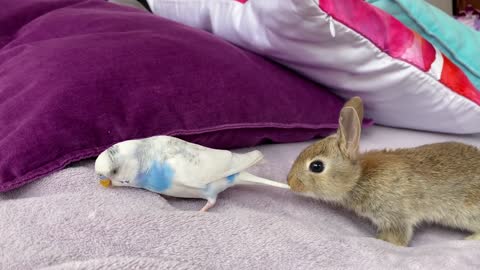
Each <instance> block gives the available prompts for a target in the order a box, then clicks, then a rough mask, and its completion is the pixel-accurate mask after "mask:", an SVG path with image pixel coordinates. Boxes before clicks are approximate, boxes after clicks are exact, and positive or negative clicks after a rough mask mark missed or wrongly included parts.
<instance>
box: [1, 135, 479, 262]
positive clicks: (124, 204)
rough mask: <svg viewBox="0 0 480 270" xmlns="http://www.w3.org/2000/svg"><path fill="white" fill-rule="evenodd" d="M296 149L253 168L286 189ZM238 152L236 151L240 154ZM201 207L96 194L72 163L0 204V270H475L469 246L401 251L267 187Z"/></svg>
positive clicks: (395, 138) (88, 166) (432, 231)
mask: <svg viewBox="0 0 480 270" xmlns="http://www.w3.org/2000/svg"><path fill="white" fill-rule="evenodd" d="M447 140H457V141H463V142H466V143H471V144H475V145H477V146H480V134H479V135H473V136H462V137H458V136H457V137H455V136H447V135H441V134H430V133H422V132H414V131H406V130H397V129H391V128H384V127H378V126H376V127H372V128H370V129H367V130H365V133H364V136H363V139H362V148H363V149H364V150H365V149H372V148H383V147H400V146H415V145H420V144H423V143H431V142H438V141H447ZM307 144H308V142H307V143H297V144H283V145H267V146H262V147H258V149H260V150H261V151H262V152H263V153H264V154H265V156H266V160H265V162H264V163H263V164H260V165H258V166H256V167H255V168H253V169H252V172H253V173H256V174H258V175H260V176H263V177H268V178H272V179H275V180H277V181H285V178H286V175H287V172H288V170H289V167H290V165H291V164H292V162H293V160H294V159H295V157H296V155H297V154H298V152H299V151H300V150H301V149H303V148H304V147H305V146H306V145H307ZM247 150H249V149H239V150H238V151H247ZM204 203H205V202H204V201H202V200H185V199H173V198H166V197H162V196H160V195H157V194H154V193H151V192H148V191H142V190H138V189H132V188H110V189H106V188H103V187H101V186H100V185H99V184H98V180H97V178H96V176H95V175H94V171H93V161H92V160H87V161H83V162H80V163H77V164H74V165H72V166H70V167H68V168H66V169H64V170H62V171H59V172H57V173H54V174H52V175H50V176H48V177H46V178H44V179H42V180H40V181H37V182H35V183H32V184H30V185H27V186H25V187H23V188H20V189H17V190H14V191H12V192H10V193H6V194H1V195H0V251H1V252H0V269H52V270H53V269H478V268H479V267H480V241H464V240H462V239H463V238H464V237H465V236H466V235H467V233H466V232H460V231H457V230H452V229H448V228H441V227H436V226H432V225H424V226H421V227H419V228H418V229H417V230H416V233H415V236H414V238H413V241H412V243H411V245H410V247H407V248H404V247H396V246H393V245H391V244H389V243H386V242H383V241H380V240H376V239H375V238H374V235H375V228H374V227H373V226H372V225H371V224H370V223H369V222H368V221H366V220H363V219H361V218H358V217H356V216H355V215H353V214H352V213H349V212H347V211H344V210H342V209H338V208H334V207H332V206H330V205H326V204H324V203H322V202H318V201H314V200H312V199H308V198H303V197H300V196H297V195H295V194H292V193H291V192H289V191H286V190H280V189H275V188H271V187H258V186H255V187H253V186H243V187H234V188H231V189H229V190H227V191H225V192H224V193H222V194H221V195H220V196H219V199H218V203H217V205H216V206H215V207H214V208H212V209H211V210H210V212H207V213H200V212H198V210H199V209H200V208H201V207H202V206H203V204H204Z"/></svg>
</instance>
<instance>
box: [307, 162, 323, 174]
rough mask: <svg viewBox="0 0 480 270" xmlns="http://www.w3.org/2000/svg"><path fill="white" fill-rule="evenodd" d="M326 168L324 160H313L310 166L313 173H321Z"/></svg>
mask: <svg viewBox="0 0 480 270" xmlns="http://www.w3.org/2000/svg"><path fill="white" fill-rule="evenodd" d="M324 168H325V167H324V166H323V162H321V161H320V160H315V161H312V163H310V166H309V169H310V171H311V172H313V173H321V172H323V169H324Z"/></svg>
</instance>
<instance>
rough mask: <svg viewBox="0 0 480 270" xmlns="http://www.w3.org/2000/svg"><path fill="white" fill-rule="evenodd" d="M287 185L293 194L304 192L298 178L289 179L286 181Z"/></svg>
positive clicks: (303, 187) (304, 189) (303, 186)
mask: <svg viewBox="0 0 480 270" xmlns="http://www.w3.org/2000/svg"><path fill="white" fill-rule="evenodd" d="M287 183H288V185H289V186H290V189H291V190H292V191H293V192H299V193H302V192H306V191H307V190H306V188H305V185H304V184H303V182H302V181H300V180H299V179H298V178H294V177H289V178H288V179H287Z"/></svg>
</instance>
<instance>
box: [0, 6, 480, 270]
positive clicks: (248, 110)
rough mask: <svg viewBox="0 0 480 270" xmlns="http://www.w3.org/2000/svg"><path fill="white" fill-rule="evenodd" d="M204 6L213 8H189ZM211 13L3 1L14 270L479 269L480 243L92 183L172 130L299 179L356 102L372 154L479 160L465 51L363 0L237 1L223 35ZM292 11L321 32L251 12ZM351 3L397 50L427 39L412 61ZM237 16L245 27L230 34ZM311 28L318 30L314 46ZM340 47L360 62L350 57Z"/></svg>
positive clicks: (323, 210) (334, 211) (4, 187)
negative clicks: (303, 158) (301, 157)
mask: <svg viewBox="0 0 480 270" xmlns="http://www.w3.org/2000/svg"><path fill="white" fill-rule="evenodd" d="M202 1H205V3H207V2H208V5H204V6H203V5H200V6H201V8H200V9H198V10H197V9H192V10H190V11H189V12H184V11H182V8H185V7H187V8H190V7H192V6H195V5H194V4H198V3H203V2H202ZM202 1H192V5H191V6H190V5H186V6H182V5H178V6H175V5H172V6H173V7H174V8H172V9H168V7H165V8H164V9H161V8H159V7H160V6H159V5H163V4H165V3H167V2H168V3H173V2H175V0H172V1H155V0H152V1H147V2H149V4H151V8H152V12H153V13H154V14H151V13H149V12H147V11H146V10H145V9H144V6H143V5H145V4H146V1H141V2H142V5H140V4H138V3H136V2H131V1H127V0H121V1H120V0H119V1H112V2H118V3H120V4H125V3H126V4H129V5H132V6H133V8H132V7H128V6H127V7H125V6H121V5H115V4H112V3H108V2H106V1H103V0H51V1H48V2H46V1H36V0H25V1H18V2H15V3H14V2H13V1H11V2H8V3H4V6H3V8H4V9H3V10H2V12H4V13H0V25H6V26H7V27H0V126H1V127H2V128H0V192H1V193H0V217H1V218H0V251H1V252H0V269H475V268H478V267H480V260H479V258H480V242H478V241H465V240H463V239H464V238H465V237H466V236H467V235H468V232H462V231H459V230H454V229H448V228H443V227H440V226H437V225H435V224H423V225H422V226H420V227H418V228H416V233H415V235H414V238H413V240H412V242H411V243H410V245H409V246H408V247H397V246H394V245H392V244H389V243H387V242H384V241H381V240H377V239H376V238H375V234H376V229H375V227H374V226H373V225H372V224H370V222H369V221H368V220H365V219H362V218H359V217H357V216H356V215H354V214H353V213H350V212H348V211H346V210H343V209H340V208H337V207H334V206H332V205H328V204H325V203H322V202H320V201H316V200H313V199H310V198H305V197H302V196H299V195H297V194H294V193H293V192H290V191H288V190H281V189H275V188H272V187H261V186H242V187H234V188H231V189H228V190H227V191H225V192H223V193H221V194H220V196H219V198H218V201H217V203H216V205H215V206H214V207H213V208H212V209H210V210H209V211H208V212H206V213H202V212H199V211H198V210H199V209H200V208H201V207H202V206H203V205H204V203H205V201H203V200H197V199H177V198H169V197H164V196H161V195H158V194H155V193H152V192H148V191H145V190H140V189H133V188H110V189H106V188H104V187H102V186H101V185H100V184H99V181H98V180H99V178H98V176H97V175H95V172H94V162H95V158H96V157H97V155H98V154H99V153H101V152H102V151H103V150H105V149H106V148H108V147H109V146H111V145H112V144H114V143H117V142H120V141H124V140H128V139H134V138H143V137H149V136H153V135H158V134H164V135H171V136H176V137H179V138H182V139H184V140H187V141H191V142H194V143H198V144H201V145H205V146H209V147H214V148H222V149H231V150H232V151H236V152H246V151H249V150H252V149H258V150H260V151H261V152H262V153H263V154H264V155H265V160H264V161H263V162H262V163H261V164H259V165H257V166H255V167H253V168H251V170H250V172H252V173H254V174H256V175H259V176H262V177H265V178H269V179H273V180H275V181H279V182H285V181H286V176H287V173H288V171H289V169H290V166H291V165H292V163H293V161H294V159H295V158H296V157H297V155H298V154H299V153H300V151H301V150H302V149H304V148H305V147H307V146H308V145H310V144H311V143H313V142H314V141H316V140H318V139H321V138H323V137H325V136H327V135H329V134H332V133H334V132H335V131H336V129H337V127H338V118H339V112H340V109H341V108H342V106H343V104H344V102H345V100H346V99H347V98H349V97H351V96H354V95H359V96H361V97H362V99H364V101H365V108H366V113H367V119H365V120H364V122H363V127H364V128H363V129H362V138H361V150H362V151H366V150H371V149H383V148H400V147H413V146H418V145H422V144H428V143H435V142H444V141H457V142H463V143H467V144H471V145H475V146H477V147H480V133H479V132H480V124H479V123H480V91H479V90H478V88H476V86H475V81H477V82H480V80H478V79H479V78H480V77H478V76H477V75H478V74H477V73H476V72H475V71H476V70H475V69H472V68H471V67H472V66H470V64H472V63H471V62H469V61H467V60H471V59H470V58H469V57H468V54H467V55H466V56H465V55H462V58H459V57H460V53H457V54H453V55H454V56H459V57H457V58H455V59H454V60H455V61H453V60H452V61H450V60H449V57H447V56H445V55H444V54H443V53H441V51H440V50H439V49H437V48H436V47H435V46H433V45H431V44H430V43H429V42H428V41H426V40H424V39H423V38H421V37H420V36H419V35H418V34H414V33H413V31H411V30H410V29H409V28H407V27H406V26H404V25H403V24H402V23H401V22H400V21H399V20H396V19H394V18H393V17H392V16H390V15H388V14H387V13H386V12H382V11H381V10H380V9H378V8H375V7H373V6H372V5H370V4H368V3H367V2H366V1H360V0H336V1H329V0H324V1H320V2H321V3H323V5H317V4H315V3H317V2H315V1H309V0H305V1H303V0H283V1H282V2H278V3H282V4H281V5H280V4H279V5H271V3H274V2H273V1H272V2H267V1H257V0H249V1H243V0H242V1H240V0H235V1H233V0H232V1H229V0H228V1H227V0H225V1H223V2H221V3H222V8H225V7H228V5H233V6H232V8H226V10H227V11H228V12H232V17H228V16H224V17H222V20H225V21H223V22H224V23H225V24H223V25H222V27H225V28H222V27H217V26H218V25H215V23H219V22H222V21H221V20H219V19H218V18H217V17H215V16H214V15H215V14H217V15H218V13H215V14H214V12H213V11H218V10H220V9H218V7H217V6H216V4H218V3H219V1H217V0H215V1H210V0H202ZM291 1H293V2H295V3H300V4H305V5H313V4H315V6H314V8H315V9H310V7H309V8H305V9H300V10H303V11H305V13H303V15H305V16H307V15H308V16H310V15H312V14H313V15H312V17H311V18H307V19H305V18H300V17H298V16H285V17H282V18H289V17H294V18H297V19H298V20H299V21H303V20H306V21H308V22H309V23H312V25H309V26H311V27H312V28H308V27H305V28H302V27H303V26H304V25H303V24H298V25H296V23H298V22H291V21H287V20H279V21H277V23H285V24H287V26H292V25H295V26H296V27H295V28H294V29H295V31H286V32H281V33H280V32H278V31H277V30H278V29H279V25H276V24H272V25H270V26H271V27H272V28H268V27H267V26H268V25H269V24H268V23H272V21H268V20H267V21H266V22H265V21H263V22H262V20H263V19H264V18H270V17H258V18H257V17H255V16H256V15H258V14H261V13H262V12H265V10H264V8H267V10H269V9H270V8H279V9H280V10H277V11H278V12H280V13H279V14H290V15H291V13H288V12H292V11H291V10H288V8H289V7H292V6H294V5H290V4H285V3H290V2H291ZM180 2H181V3H186V1H180ZM293 2H292V3H293ZM371 2H376V1H371ZM398 2H402V1H400V0H398ZM152 3H153V4H152ZM168 3H167V4H168ZM416 3H417V2H416ZM262 5H263V6H262ZM337 5H339V6H337ZM342 5H346V6H348V5H351V6H352V5H353V6H354V7H356V9H347V10H348V11H349V12H350V11H351V12H352V13H351V14H350V15H352V16H353V17H355V16H360V17H357V18H360V19H362V20H367V19H368V18H366V17H368V16H366V17H365V16H364V14H370V15H372V16H371V18H372V19H374V20H378V21H376V22H378V24H375V25H381V26H382V27H387V28H386V29H387V30H388V31H386V33H385V36H386V37H392V36H395V35H392V33H397V34H398V33H400V34H402V35H401V36H402V37H407V39H408V38H413V40H415V41H416V42H414V43H412V44H410V45H411V46H410V47H408V48H406V47H402V46H400V45H402V44H403V43H402V42H397V43H399V44H400V45H399V44H396V43H395V42H393V43H392V42H390V41H389V40H388V38H385V39H381V38H380V39H378V38H375V35H376V34H377V35H378V33H379V32H375V31H371V32H369V31H367V32H368V33H365V32H364V31H365V25H355V24H352V21H351V17H349V16H348V14H343V13H342V12H340V13H339V10H340V11H341V9H339V8H338V7H341V6H342ZM319 6H320V7H321V8H318V7H319ZM351 6H350V7H351ZM170 8H171V7H170ZM426 8H430V7H426ZM159 10H160V11H161V12H165V13H164V14H160V13H161V12H159ZM312 10H313V11H314V12H313V11H312ZM358 10H360V11H364V12H366V13H362V12H360V14H359V13H356V12H357V11H358ZM198 11H201V12H198ZM310 11H312V13H310ZM249 12H250V13H249ZM282 12H284V13H282ZM197 13H198V14H197ZM181 14H188V15H189V16H188V17H187V18H186V17H182V16H180V15H181ZM222 14H224V15H225V14H227V13H222ZM235 14H236V15H235ZM239 14H240V15H245V16H240V18H243V20H240V22H242V24H240V25H242V26H244V28H232V29H229V28H228V27H230V26H235V25H238V24H235V23H232V21H233V22H238V21H236V20H234V19H232V20H230V19H231V18H238V17H235V16H238V15H239ZM272 14H273V13H272ZM362 14H363V15H362ZM3 15H4V16H3ZM373 15H375V16H373ZM228 18H230V19H228ZM362 20H360V21H362ZM210 23H211V24H210ZM249 23H259V27H258V28H250V27H249ZM262 23H265V24H262ZM305 25H307V24H305ZM392 25H393V26H395V27H396V28H395V29H393V30H392V29H389V28H388V27H390V26H392ZM280 26H282V25H281V24H280ZM297 26H298V27H297ZM262 27H265V28H262ZM280 28H282V27H280ZM332 28H333V32H334V34H332ZM245 29H246V30H245ZM252 29H254V30H255V29H262V31H260V33H254V34H252V33H250V32H249V31H253V30H252ZM285 29H287V28H285ZM311 29H317V30H315V31H318V33H317V32H315V33H316V34H318V35H314V36H313V37H311V38H310V36H308V35H306V34H305V33H307V34H308V33H310V32H309V31H310V30H311ZM226 30H228V31H226ZM263 30H264V31H263ZM377 30H378V29H377ZM390 30H391V31H392V32H390ZM245 31H246V32H245ZM463 31H469V30H465V29H463ZM208 32H210V33H208ZM302 32H303V34H305V35H304V36H295V35H297V34H298V35H300V34H301V35H303V34H302ZM279 33H280V34H282V35H283V34H285V36H288V35H292V36H290V38H291V41H292V43H289V44H290V45H289V46H292V48H296V49H298V50H290V49H291V48H290V47H288V46H283V45H282V43H281V42H279V41H281V40H279V39H277V38H280V37H282V35H280V34H279ZM299 33H300V34H299ZM372 33H373V36H371V35H370V34H372ZM248 34H252V35H251V36H250V37H254V38H243V37H249V36H248ZM262 34H265V36H262ZM245 35H246V36H245ZM332 35H333V36H332ZM266 36H267V37H268V38H270V39H268V41H272V42H271V43H264V41H265V40H264V39H262V38H265V37H266ZM377 37H378V36H377ZM472 40H473V39H472ZM320 41H321V42H324V43H322V44H321V45H322V46H323V47H322V46H319V44H317V43H318V42H320ZM275 42H279V43H275ZM472 44H473V45H474V44H475V42H474V41H472V43H471V44H470V45H472ZM260 45H261V46H260ZM448 45H450V46H454V45H455V44H448ZM473 45H472V46H473ZM340 47H341V48H342V49H343V50H345V51H348V52H349V53H350V54H348V55H346V57H342V53H341V52H340V51H341V50H339V49H337V48H340ZM447 47H448V46H447ZM473 47H474V46H473ZM302 48H307V49H306V50H304V51H302V50H301V49H302ZM309 48H310V49H312V51H309ZM449 48H451V47H449ZM316 49H319V50H320V51H315V50H316ZM397 49H398V50H400V51H402V50H403V51H402V53H401V54H396V55H395V52H396V50H397ZM298 51H302V52H305V54H296V53H297V52H298ZM359 51H361V52H362V53H358V52H359ZM309 53H312V54H311V55H309ZM468 53H476V52H475V51H469V52H468ZM366 56H368V57H366ZM370 56H371V57H370ZM313 60H315V61H313ZM464 60H465V61H464ZM309 61H312V62H309ZM474 64H476V63H473V64H472V65H474ZM320 71H321V72H320ZM467 71H468V72H467ZM477 71H478V70H477ZM26 74H27V75H28V76H26ZM399 75H401V76H399ZM372 76H375V77H372ZM26 78H28V79H26ZM372 78H374V79H372ZM407 86H409V87H407Z"/></svg>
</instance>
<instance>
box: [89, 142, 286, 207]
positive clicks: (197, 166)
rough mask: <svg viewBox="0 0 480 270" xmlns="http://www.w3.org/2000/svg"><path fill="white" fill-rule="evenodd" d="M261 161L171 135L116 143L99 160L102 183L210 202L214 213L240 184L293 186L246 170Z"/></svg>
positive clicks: (258, 156) (97, 166) (97, 167)
mask: <svg viewBox="0 0 480 270" xmlns="http://www.w3.org/2000/svg"><path fill="white" fill-rule="evenodd" d="M262 158H263V155H262V153H261V152H260V151H252V152H249V153H245V154H237V153H232V152H230V151H227V150H218V149H211V148H207V147H204V146H200V145H197V144H193V143H189V142H186V141H183V140H181V139H178V138H175V137H170V136H155V137H150V138H146V139H140V140H129V141H124V142H120V143H117V144H115V145H113V146H112V147H110V148H108V149H107V150H105V151H104V152H102V153H101V154H100V155H99V156H98V158H97V160H96V161H95V172H96V173H97V174H99V175H100V177H101V180H100V183H101V184H102V185H103V186H105V187H107V186H110V185H113V186H129V187H136V188H143V189H147V190H150V191H153V192H156V193H160V194H164V195H168V196H173V197H181V198H203V199H206V200H207V203H206V204H205V206H204V207H203V208H202V209H201V211H207V210H208V209H209V208H211V207H212V206H213V205H214V204H215V202H216V199H217V195H218V194H219V193H220V192H222V191H224V190H225V189H227V188H229V187H231V186H234V185H238V184H263V185H269V186H275V187H279V188H285V189H288V188H289V186H288V185H286V184H282V183H279V182H275V181H272V180H267V179H264V178H260V177H257V176H255V175H252V174H250V173H247V172H245V170H246V169H247V168H249V167H251V166H253V165H255V164H256V163H258V162H259V161H260V160H261V159H262Z"/></svg>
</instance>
